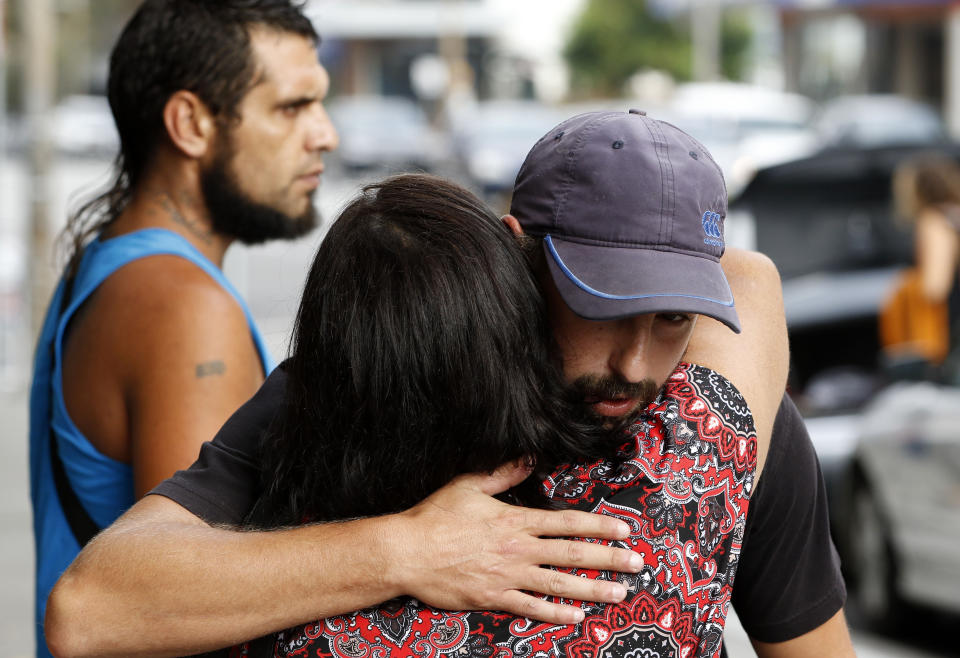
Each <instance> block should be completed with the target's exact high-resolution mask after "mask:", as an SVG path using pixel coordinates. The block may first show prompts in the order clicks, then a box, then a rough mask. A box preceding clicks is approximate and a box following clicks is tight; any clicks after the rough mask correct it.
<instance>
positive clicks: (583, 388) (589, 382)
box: [570, 375, 661, 424]
mask: <svg viewBox="0 0 960 658" xmlns="http://www.w3.org/2000/svg"><path fill="white" fill-rule="evenodd" d="M570 388H571V389H572V390H573V391H574V394H575V395H576V399H577V400H579V401H580V402H581V403H582V404H583V405H584V407H585V411H586V412H587V414H588V415H589V416H591V417H592V418H594V419H595V420H599V421H602V422H603V423H604V424H609V423H611V422H617V420H618V418H617V417H614V416H605V415H603V414H598V413H596V412H594V411H593V406H592V405H593V403H594V402H598V401H600V400H615V399H623V398H634V399H636V400H637V404H636V406H634V408H633V409H631V410H630V411H628V412H627V413H625V414H623V415H622V416H620V417H619V419H620V420H626V419H628V418H630V417H632V416H635V415H636V414H637V413H639V412H641V411H643V410H644V409H646V408H647V407H648V406H650V403H652V402H653V401H654V400H656V398H657V395H659V393H660V388H661V385H660V384H658V383H657V382H655V381H653V380H652V379H642V380H640V381H639V382H628V381H624V380H622V379H619V378H616V377H610V376H603V375H582V376H580V377H577V378H576V379H575V380H574V381H573V382H572V383H571V384H570Z"/></svg>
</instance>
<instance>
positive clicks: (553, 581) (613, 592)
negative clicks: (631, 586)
mask: <svg viewBox="0 0 960 658" xmlns="http://www.w3.org/2000/svg"><path fill="white" fill-rule="evenodd" d="M524 589H526V590H529V591H531V592H537V593H539V594H546V595H548V596H553V597H556V598H558V599H573V600H576V601H594V602H596V603H620V601H623V599H624V598H626V596H627V588H626V587H625V586H624V585H623V584H621V583H617V582H611V581H609V580H597V579H595V578H581V577H580V576H577V575H574V574H570V573H563V572H561V571H554V570H552V569H540V568H537V569H533V570H532V571H531V582H530V584H529V585H528V586H527V587H525V588H524Z"/></svg>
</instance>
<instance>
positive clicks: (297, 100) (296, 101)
mask: <svg viewBox="0 0 960 658" xmlns="http://www.w3.org/2000/svg"><path fill="white" fill-rule="evenodd" d="M319 98H320V97H319V96H307V95H304V96H297V97H294V98H285V99H282V100H279V101H277V103H276V105H275V106H276V107H278V108H287V107H303V106H305V105H310V104H311V103H315V102H317V100H319Z"/></svg>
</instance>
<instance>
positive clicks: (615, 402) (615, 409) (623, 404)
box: [586, 398, 638, 416]
mask: <svg viewBox="0 0 960 658" xmlns="http://www.w3.org/2000/svg"><path fill="white" fill-rule="evenodd" d="M586 402H587V404H589V405H590V407H591V408H592V409H593V411H594V413H596V414H598V415H600V416H623V415H624V414H628V413H630V412H631V411H633V410H634V409H635V408H636V407H637V402H638V400H637V398H613V399H597V398H593V399H589V398H588V399H587V400H586Z"/></svg>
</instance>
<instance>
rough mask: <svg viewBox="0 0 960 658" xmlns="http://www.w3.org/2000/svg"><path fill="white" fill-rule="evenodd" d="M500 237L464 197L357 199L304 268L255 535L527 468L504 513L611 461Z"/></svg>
mask: <svg viewBox="0 0 960 658" xmlns="http://www.w3.org/2000/svg"><path fill="white" fill-rule="evenodd" d="M548 335H549V334H548V328H547V324H546V312H545V308H544V302H543V298H542V295H541V294H540V291H539V288H538V286H537V283H536V281H535V279H534V277H533V275H532V274H531V272H530V269H529V267H528V266H527V263H526V259H525V257H524V255H523V253H522V252H521V250H520V249H519V248H518V246H517V244H516V243H515V240H514V236H513V235H512V234H511V233H510V231H509V229H508V228H507V227H506V226H505V225H504V224H503V223H502V222H500V221H499V219H498V218H497V217H496V216H495V215H493V214H492V213H491V212H490V210H489V209H487V208H486V207H485V206H484V205H483V203H482V202H481V201H480V200H479V199H477V198H476V197H475V196H473V195H472V194H471V193H470V192H468V191H467V190H465V189H463V188H461V187H459V186H457V185H455V184H453V183H450V182H447V181H444V180H442V179H439V178H435V177H431V176H426V175H404V176H398V177H394V178H390V179H387V180H386V181H383V182H381V183H377V184H374V185H369V186H367V187H365V188H364V189H363V191H362V193H361V194H360V196H359V197H358V198H357V199H355V200H354V201H353V202H352V203H350V204H349V205H348V206H347V207H346V209H345V210H344V211H343V212H342V213H341V215H340V216H339V218H338V219H337V220H336V222H335V223H334V224H333V225H332V227H331V228H330V232H329V233H328V235H327V236H326V238H325V239H324V241H323V243H322V244H321V246H320V249H319V251H318V252H317V254H316V257H315V259H314V262H313V266H312V268H311V270H310V274H309V276H308V278H307V282H306V286H305V289H304V292H303V298H302V300H301V304H300V309H299V312H298V315H297V319H296V324H295V328H294V339H293V343H292V346H291V357H290V359H289V360H288V361H287V363H286V365H285V366H284V367H285V368H286V371H287V377H288V380H287V390H286V396H285V399H284V402H283V405H282V408H281V409H280V411H279V412H278V415H277V417H276V419H275V420H274V422H273V424H272V425H271V427H270V428H269V429H268V431H267V433H266V435H265V437H264V439H263V440H264V444H263V449H262V454H263V455H264V458H265V460H266V464H265V465H264V468H263V471H262V472H263V474H264V482H263V484H264V488H263V491H264V493H263V496H262V497H261V499H260V500H259V501H258V503H257V504H256V505H255V507H254V510H253V512H252V513H251V515H250V517H249V519H248V523H249V525H251V526H255V527H270V526H280V525H289V524H297V523H302V522H304V521H306V520H310V521H331V520H336V519H345V518H355V517H362V516H368V515H373V514H381V513H390V512H395V511H400V510H403V509H407V508H409V507H411V506H413V505H415V504H416V503H417V502H419V501H421V500H422V499H424V498H426V497H427V496H428V495H429V494H430V493H432V492H433V491H434V490H436V489H438V488H440V487H442V486H443V485H444V484H446V483H447V482H449V481H450V480H451V479H453V478H454V477H455V476H457V475H460V474H463V473H470V472H491V471H493V470H494V469H495V468H496V467H498V466H500V465H501V464H504V463H506V462H509V461H512V460H518V459H526V460H528V463H530V464H531V465H533V466H534V471H533V475H531V477H530V478H528V480H527V482H525V483H524V484H523V485H521V486H519V487H517V488H515V490H514V492H513V493H514V495H515V497H514V498H513V500H514V501H515V502H520V503H523V504H525V505H536V506H541V507H546V506H548V503H547V499H546V497H545V495H544V493H543V492H542V489H541V487H540V486H539V483H540V481H541V480H542V478H543V477H544V476H545V475H547V474H548V473H549V472H551V471H552V470H553V469H555V468H556V467H558V466H559V465H561V464H564V463H570V462H576V461H581V460H585V459H590V458H594V459H595V458H597V457H609V458H611V459H615V458H616V457H617V456H618V454H619V453H618V449H619V448H620V446H621V444H623V443H624V440H625V437H624V435H623V434H622V433H621V432H620V431H615V430H612V429H610V428H606V429H605V428H603V427H602V426H600V425H599V424H598V423H596V421H591V420H590V419H588V417H587V415H586V411H585V410H583V411H582V412H581V407H582V406H583V405H579V404H577V403H575V402H574V399H573V397H572V395H571V394H570V393H569V392H568V389H567V387H566V385H565V384H564V383H563V378H562V376H561V374H560V371H559V368H558V367H557V365H556V364H555V361H554V360H553V359H552V358H551V354H552V348H551V344H550V339H549V337H548Z"/></svg>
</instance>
